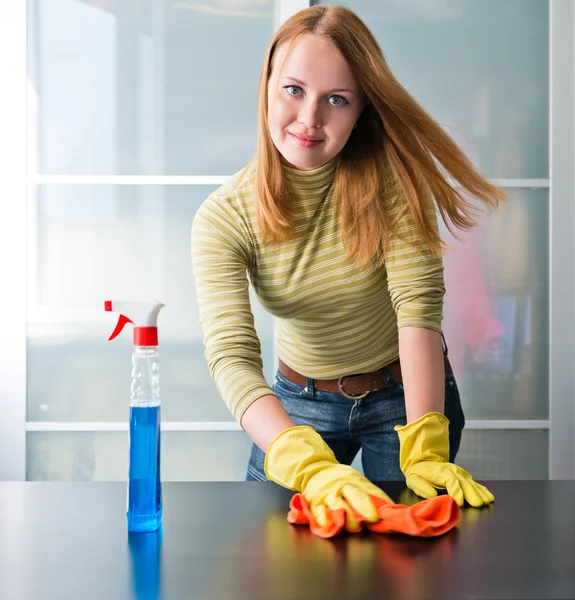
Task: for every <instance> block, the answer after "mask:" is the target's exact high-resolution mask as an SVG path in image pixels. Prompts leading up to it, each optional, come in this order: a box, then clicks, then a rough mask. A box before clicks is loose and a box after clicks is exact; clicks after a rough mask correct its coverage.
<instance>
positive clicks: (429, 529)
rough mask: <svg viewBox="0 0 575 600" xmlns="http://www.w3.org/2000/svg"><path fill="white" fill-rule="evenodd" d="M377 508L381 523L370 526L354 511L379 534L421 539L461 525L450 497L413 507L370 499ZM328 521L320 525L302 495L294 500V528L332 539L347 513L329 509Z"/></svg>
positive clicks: (290, 519)
mask: <svg viewBox="0 0 575 600" xmlns="http://www.w3.org/2000/svg"><path fill="white" fill-rule="evenodd" d="M370 498H371V500H372V501H373V503H374V504H375V506H376V507H377V511H378V513H379V521H377V522H376V523H368V522H367V521H365V520H364V519H363V517H362V516H361V515H359V514H357V512H356V511H354V514H355V516H356V519H357V521H358V523H359V524H360V528H361V527H362V526H363V527H365V528H366V529H368V530H370V531H375V532H377V533H404V534H407V535H412V536H417V537H434V536H438V535H442V534H444V533H446V532H447V531H449V530H450V529H453V527H455V526H456V525H457V523H459V516H460V511H459V506H458V505H457V502H455V500H454V499H453V498H452V497H451V496H448V495H442V496H436V497H435V498H428V499H426V500H422V501H421V502H418V503H417V504H414V505H413V506H406V505H405V504H392V503H390V502H388V501H387V500H384V499H383V498H378V497H376V496H370ZM327 514H328V522H327V524H326V525H325V526H323V527H322V526H320V525H319V524H318V523H317V521H316V519H315V517H314V516H313V514H312V512H311V509H310V507H309V504H308V501H307V500H306V499H305V498H304V496H303V495H302V494H299V493H298V494H295V495H294V496H293V497H292V499H291V501H290V510H289V512H288V516H287V520H288V522H289V523H292V524H293V525H309V528H310V530H311V532H312V533H313V534H315V535H317V536H318V537H322V538H330V537H333V536H335V535H337V534H338V533H340V532H341V531H342V530H343V529H344V528H346V517H345V510H344V509H343V508H340V509H338V510H328V511H327Z"/></svg>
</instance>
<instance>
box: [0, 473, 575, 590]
mask: <svg viewBox="0 0 575 600" xmlns="http://www.w3.org/2000/svg"><path fill="white" fill-rule="evenodd" d="M487 485H488V487H489V488H490V489H491V490H492V491H493V493H494V495H495V497H496V501H495V504H494V505H492V506H491V507H489V508H484V509H473V508H465V509H463V511H462V517H461V522H460V524H459V526H458V527H457V528H456V529H454V530H452V531H451V532H449V533H448V534H446V535H444V536H442V537H440V538H434V539H415V538H409V537H407V536H399V535H381V534H374V533H364V532H362V533H360V534H353V535H351V534H347V535H343V536H341V537H338V538H335V539H333V540H322V539H319V538H316V537H315V536H313V535H312V534H311V533H310V532H309V530H308V529H307V527H302V526H291V525H289V524H288V523H287V521H286V512H287V505H288V502H289V499H290V497H291V492H289V491H287V490H284V489H281V488H279V487H278V486H276V485H275V484H272V483H251V482H250V483H244V482H229V483H228V482H225V483H224V482H222V483H199V482H198V483H164V486H163V489H164V519H163V526H162V529H161V530H160V531H158V532H157V533H155V534H136V535H133V534H130V535H128V532H127V530H126V517H125V507H126V486H125V484H122V483H54V482H50V483H48V482H38V483H35V482H26V483H0V598H1V599H2V600H28V599H34V600H52V599H54V600H68V599H74V600H90V599H98V600H121V599H124V598H139V599H146V600H147V599H156V598H162V599H168V600H172V599H175V600H183V599H190V600H228V599H234V600H244V599H245V600H260V599H262V600H263V599H265V600H273V599H282V600H303V599H304V598H305V599H309V600H312V599H313V600H321V599H329V600H334V599H345V600H360V599H362V600H363V599H368V598H369V599H371V598H398V599H399V598H401V599H408V600H415V599H420V598H429V599H441V600H448V599H451V598H458V599H460V598H470V599H471V598H473V599H483V598H489V599H498V600H503V599H511V598H521V599H537V600H546V599H554V600H555V599H566V598H569V599H573V598H575V481H525V482H519V481H516V482H501V481H499V482H487ZM382 487H383V488H384V489H385V490H386V491H387V492H388V493H389V494H390V495H391V496H392V497H393V498H394V500H396V501H397V500H399V499H401V500H402V501H403V502H404V503H408V504H411V503H413V502H414V501H416V498H415V497H414V496H413V495H412V494H411V492H409V490H406V489H405V487H404V486H403V485H401V484H397V483H391V484H382Z"/></svg>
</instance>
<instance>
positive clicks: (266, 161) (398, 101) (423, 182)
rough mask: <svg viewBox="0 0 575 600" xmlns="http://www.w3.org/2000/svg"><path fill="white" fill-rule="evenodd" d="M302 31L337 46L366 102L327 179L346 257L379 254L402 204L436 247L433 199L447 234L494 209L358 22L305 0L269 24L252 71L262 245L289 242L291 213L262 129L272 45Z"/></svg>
mask: <svg viewBox="0 0 575 600" xmlns="http://www.w3.org/2000/svg"><path fill="white" fill-rule="evenodd" d="M306 33H313V34H315V35H321V36H323V37H324V38H326V39H327V40H329V41H330V42H331V43H332V44H333V45H334V46H335V47H336V48H337V49H338V50H339V52H340V53H341V54H342V56H343V57H344V58H345V60H346V61H347V62H348V64H349V66H350V68H351V70H352V71H353V73H354V74H355V77H356V78H357V80H358V82H359V85H360V86H361V88H362V90H363V93H364V95H365V98H366V100H367V104H366V106H365V108H364V110H363V112H362V114H361V116H360V118H359V120H358V121H357V128H356V129H355V130H354V131H353V132H352V134H351V136H350V138H349V140H348V141H347V143H346V145H345V147H344V148H343V150H342V151H341V153H340V157H339V161H338V166H337V170H336V174H335V181H334V202H335V206H336V210H337V214H338V216H339V219H340V223H341V227H342V235H343V240H344V243H345V247H346V252H347V254H348V255H349V256H354V257H355V258H356V259H357V260H358V261H359V262H360V263H366V262H368V261H369V260H371V259H374V258H375V259H377V260H383V255H382V252H381V250H382V249H384V248H385V245H386V243H387V241H388V239H389V235H390V234H393V233H398V232H397V230H398V229H399V225H398V222H399V220H400V219H401V217H402V216H403V215H404V214H405V211H410V212H411V215H412V217H413V219H414V221H415V224H416V226H417V228H418V230H419V231H420V233H421V235H422V236H423V238H424V239H425V240H426V242H427V244H428V246H429V247H430V248H431V249H433V250H434V251H436V252H441V248H442V247H443V245H444V243H443V240H442V239H441V237H440V235H439V232H438V230H437V229H436V227H435V226H434V224H433V222H432V221H431V219H430V216H429V208H430V207H432V206H433V201H435V203H436V205H437V209H438V210H439V212H440V214H441V216H442V218H443V221H444V222H445V225H446V226H447V228H448V229H449V230H450V231H451V232H452V233H454V228H457V229H462V230H465V229H470V228H472V227H474V226H475V225H476V220H475V218H476V216H477V215H478V214H479V212H481V210H480V209H485V208H488V209H490V208H496V207H497V205H498V204H499V202H500V201H502V200H504V199H505V194H504V192H503V191H502V190H501V189H499V188H497V187H495V186H494V185H492V184H491V183H490V182H489V181H487V179H485V178H484V177H483V176H482V175H481V174H480V173H479V172H478V171H477V170H476V168H475V167H474V166H473V164H472V163H471V161H470V160H469V159H468V158H467V157H466V156H465V154H464V153H463V152H462V150H461V149H460V148H459V147H458V146H457V144H456V143H455V142H454V141H453V140H452V139H451V137H450V136H449V135H448V134H447V133H445V131H444V130H443V129H442V127H441V126H440V125H439V124H438V123H437V122H436V121H435V120H434V119H433V118H432V117H431V116H430V115H429V114H428V113H427V112H426V111H425V110H424V109H423V108H422V107H421V106H420V105H419V104H418V103H417V102H416V101H415V100H414V98H413V97H412V96H411V95H410V94H409V93H408V92H407V90H405V88H404V87H403V86H402V85H401V84H400V83H399V82H398V81H397V79H396V78H395V77H394V75H393V74H392V73H391V70H390V68H389V66H388V65H387V62H386V60H385V58H384V56H383V53H382V51H381V48H380V47H379V45H378V43H377V41H376V40H375V38H374V37H373V35H372V33H371V32H370V30H369V29H368V28H367V26H366V25H365V24H364V23H363V21H362V20H361V19H360V18H359V17H358V16H357V15H356V14H355V13H354V12H352V11H351V10H350V9H348V8H346V7H343V6H321V5H318V6H312V7H310V8H307V9H304V10H301V11H300V12H298V13H296V14H295V15H293V16H292V17H291V18H289V19H288V20H287V21H285V22H284V23H283V24H282V26H281V27H280V28H279V29H278V31H277V32H276V34H275V36H274V38H273V40H272V42H271V44H270V47H269V50H268V53H267V56H266V59H265V62H264V66H263V69H262V72H261V77H260V83H259V97H258V121H259V123H258V144H257V151H256V154H255V156H254V163H255V170H256V173H255V176H256V196H257V201H256V206H257V215H258V224H259V227H260V231H261V233H262V237H263V239H264V240H265V241H266V242H267V243H278V242H282V241H287V240H289V238H290V237H291V234H292V222H293V218H294V216H295V215H294V214H293V210H294V209H293V205H292V203H291V202H290V193H289V188H288V184H287V182H286V181H285V180H284V178H283V176H282V163H281V157H280V154H279V152H278V150H277V149H276V147H275V146H274V143H273V141H272V139H271V136H270V133H269V129H268V124H267V123H268V101H267V98H268V82H269V78H270V75H271V71H272V66H273V60H274V54H275V53H276V51H277V49H278V48H279V47H280V46H282V45H283V44H286V43H291V42H293V41H294V40H295V39H296V38H298V37H299V36H301V35H303V34H306ZM450 179H451V180H452V182H453V183H450ZM398 198H399V199H400V200H401V202H400V203H399V204H400V205H402V206H403V215H402V214H400V215H398V216H396V217H394V218H393V219H392V218H391V210H390V208H391V206H397V204H398V203H397V200H398ZM473 198H475V199H477V200H479V206H478V204H477V203H476V202H475V203H474V202H473V201H472V200H473ZM403 199H405V201H403ZM396 214H397V211H394V215H396Z"/></svg>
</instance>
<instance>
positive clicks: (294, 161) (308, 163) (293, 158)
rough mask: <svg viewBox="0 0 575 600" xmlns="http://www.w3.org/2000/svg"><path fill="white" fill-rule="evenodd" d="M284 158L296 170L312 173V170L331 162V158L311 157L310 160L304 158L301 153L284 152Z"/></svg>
mask: <svg viewBox="0 0 575 600" xmlns="http://www.w3.org/2000/svg"><path fill="white" fill-rule="evenodd" d="M282 156H283V157H284V159H285V160H286V161H287V162H288V163H289V164H290V165H292V166H293V167H295V168H296V169H305V170H308V171H311V170H312V169H318V168H319V167H322V166H323V165H325V164H326V163H327V162H329V158H325V157H323V156H315V157H312V156H310V157H308V158H304V157H302V156H301V154H300V153H296V152H285V153H283V152H282Z"/></svg>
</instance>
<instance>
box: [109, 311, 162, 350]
mask: <svg viewBox="0 0 575 600" xmlns="http://www.w3.org/2000/svg"><path fill="white" fill-rule="evenodd" d="M164 306H165V305H164V304H162V303H161V302H158V301H157V300H153V301H152V302H124V301H114V300H106V301H105V302H104V310H106V311H108V312H116V313H119V315H120V318H119V319H118V322H117V323H116V327H115V329H114V331H113V332H112V335H110V337H109V338H108V341H110V340H113V339H114V338H115V337H116V336H117V335H119V333H120V332H121V331H122V329H123V328H124V325H126V323H132V324H133V325H134V345H136V346H156V345H157V344H158V328H157V325H156V320H157V318H158V313H159V312H160V310H161V309H162V308H163V307H164ZM128 315H129V316H128Z"/></svg>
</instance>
